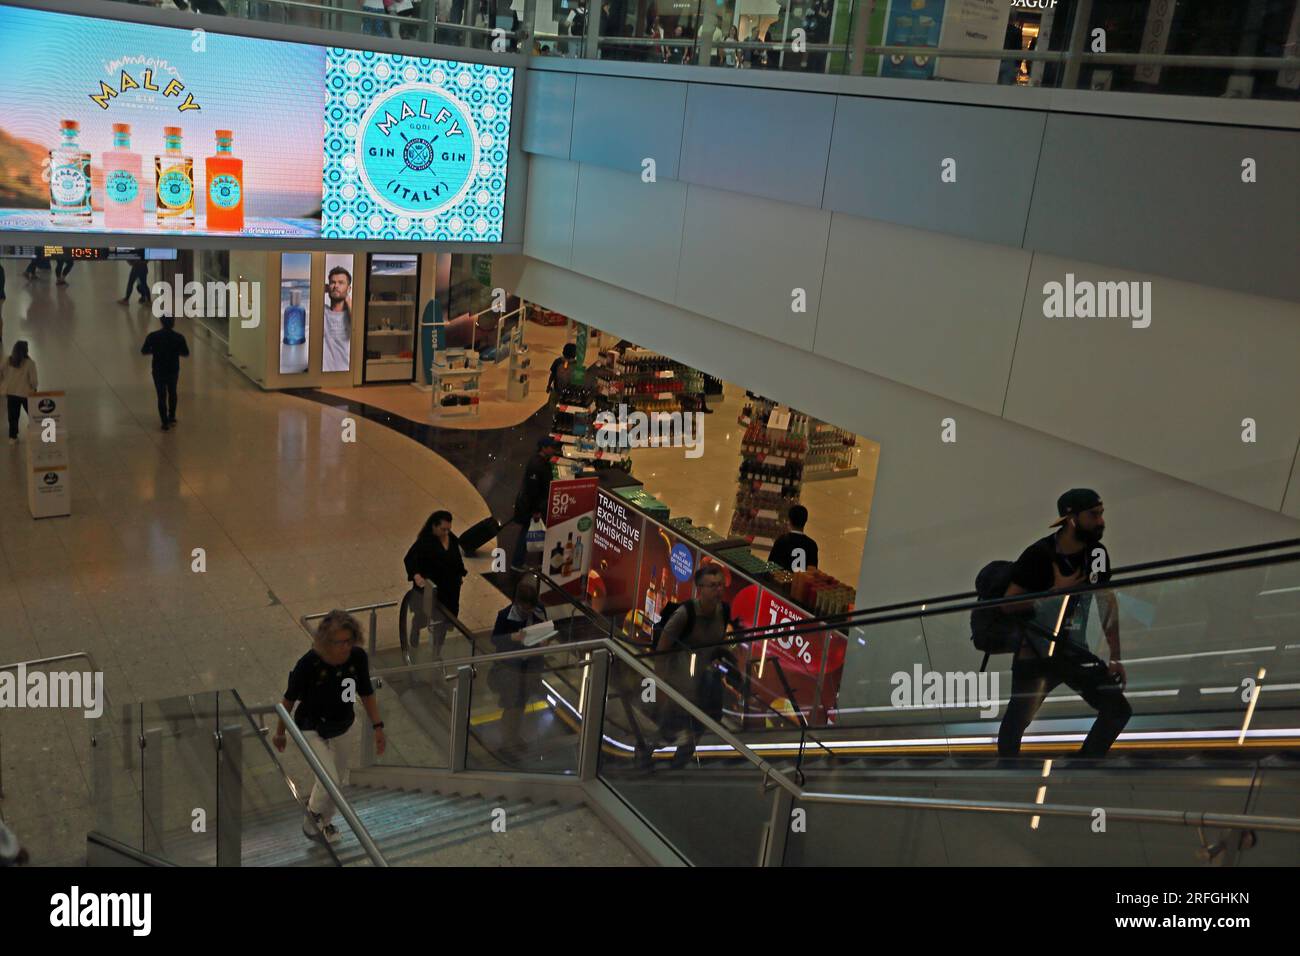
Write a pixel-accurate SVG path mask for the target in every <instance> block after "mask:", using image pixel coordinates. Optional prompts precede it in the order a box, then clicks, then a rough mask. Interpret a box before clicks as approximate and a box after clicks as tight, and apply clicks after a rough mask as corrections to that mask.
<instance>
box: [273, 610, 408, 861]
mask: <svg viewBox="0 0 1300 956" xmlns="http://www.w3.org/2000/svg"><path fill="white" fill-rule="evenodd" d="M358 699H360V701H361V706H363V707H364V708H365V709H366V716H367V717H369V718H370V723H371V726H372V727H373V728H374V734H375V753H376V754H379V755H381V756H382V755H383V752H384V749H385V747H387V745H388V741H387V739H386V738H385V737H384V722H383V721H382V720H380V719H379V703H378V701H376V700H375V689H374V687H373V686H371V683H370V661H369V659H368V658H367V657H366V652H365V651H364V650H362V649H361V625H360V624H358V623H357V619H356V618H355V617H353V616H352V615H351V614H349V613H348V612H347V611H337V610H336V611H330V612H329V613H328V614H326V615H325V616H324V617H323V618H321V622H320V624H319V625H318V626H317V627H316V633H315V635H314V638H313V641H312V647H311V650H309V651H308V652H307V653H306V654H304V655H302V657H300V658H299V659H298V663H297V664H295V665H294V666H293V670H292V671H290V672H289V686H288V687H287V688H286V690H285V692H284V699H283V700H281V701H280V703H281V705H282V706H283V707H284V709H285V710H287V711H289V713H291V714H292V715H293V722H294V723H295V724H296V725H297V726H298V729H299V730H301V731H302V735H303V736H304V737H305V738H307V743H308V744H309V745H310V746H311V749H312V752H313V753H315V754H316V756H317V758H318V759H319V760H320V762H321V764H322V765H323V766H324V767H325V772H326V773H328V774H329V775H330V779H331V780H333V781H334V782H335V783H337V784H338V785H339V786H340V787H342V786H343V785H344V784H346V783H347V779H348V764H349V763H350V761H351V758H352V752H353V750H354V748H355V746H356V740H357V734H356V732H355V731H354V730H353V728H354V725H355V722H356V713H355V710H354V708H353V706H352V705H353V703H354V702H355V701H356V700H358ZM295 706H296V709H295ZM271 743H272V744H273V745H274V746H275V749H276V750H279V751H280V752H282V753H283V752H284V745H285V737H284V721H283V720H281V721H278V722H277V725H276V729H275V736H273V737H272V738H271ZM336 810H337V807H335V805H334V801H333V799H332V798H331V797H330V795H329V791H328V790H326V789H325V788H324V787H323V786H322V785H321V783H320V781H319V780H317V781H316V783H315V784H314V785H313V786H312V788H311V797H310V798H308V800H307V819H306V820H304V821H303V824H302V832H303V835H304V836H306V837H307V838H308V839H310V840H319V841H322V842H324V843H337V842H338V841H339V840H340V839H341V834H340V833H339V830H338V827H336V826H334V824H333V823H332V822H331V821H332V820H333V819H334V813H335V811H336Z"/></svg>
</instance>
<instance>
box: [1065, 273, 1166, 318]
mask: <svg viewBox="0 0 1300 956" xmlns="http://www.w3.org/2000/svg"><path fill="white" fill-rule="evenodd" d="M1043 297H1044V298H1043V316H1044V318H1048V319H1131V320H1132V322H1133V328H1135V329H1145V328H1146V327H1147V326H1149V325H1150V324H1151V283H1150V282H1149V281H1147V282H1136V281H1134V282H1091V281H1089V280H1087V279H1080V280H1078V281H1075V278H1074V273H1073V272H1067V273H1066V274H1065V282H1064V283H1061V282H1055V281H1053V282H1047V283H1044V285H1043Z"/></svg>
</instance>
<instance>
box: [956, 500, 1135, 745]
mask: <svg viewBox="0 0 1300 956" xmlns="http://www.w3.org/2000/svg"><path fill="white" fill-rule="evenodd" d="M1104 510H1105V509H1104V508H1103V507H1102V503H1101V497H1100V496H1099V495H1098V494H1097V492H1095V491H1093V490H1091V489H1089V488H1073V489H1071V490H1070V491H1067V492H1066V493H1065V494H1063V495H1061V497H1060V498H1058V499H1057V502H1056V511H1057V514H1058V515H1059V516H1060V517H1059V518H1058V519H1057V520H1056V521H1055V522H1054V523H1053V525H1052V526H1053V527H1055V528H1057V531H1056V532H1054V533H1053V534H1050V535H1048V536H1047V537H1045V538H1042V539H1040V540H1038V541H1035V542H1034V543H1033V544H1031V545H1030V546H1029V547H1028V548H1026V549H1025V551H1024V553H1023V554H1021V555H1020V557H1019V559H1017V560H1016V562H1015V563H1014V564H1013V565H1011V566H1010V568H1009V569H1007V572H1006V573H1007V576H1008V577H1009V579H1010V583H1009V584H1008V585H1007V588H1006V591H1005V594H1004V596H1005V597H1014V596H1015V595H1017V594H1038V593H1041V592H1044V591H1062V590H1065V589H1067V588H1072V587H1076V586H1078V585H1082V584H1085V583H1092V584H1105V583H1106V582H1107V581H1108V580H1109V579H1110V567H1111V564H1110V552H1108V551H1107V550H1106V546H1105V545H1103V544H1102V543H1101V537H1102V533H1103V532H1104V531H1105V528H1106V521H1105V519H1104V518H1103V517H1102V514H1103V511H1104ZM991 568H992V566H990V568H986V569H985V570H986V571H989V570H991ZM983 577H985V573H984V572H981V578H983ZM977 587H978V582H977ZM981 596H983V595H981ZM1094 596H1095V598H1096V603H1097V606H1098V607H1099V608H1100V610H1101V627H1102V631H1103V632H1104V633H1105V635H1106V643H1107V644H1108V645H1109V647H1110V662H1109V663H1106V662H1104V661H1102V660H1101V659H1100V658H1099V657H1097V656H1096V655H1094V654H1093V653H1092V652H1091V651H1090V650H1089V649H1088V643H1087V630H1088V617H1089V614H1090V612H1091V608H1092V604H1093V599H1094ZM1031 609H1032V610H1031ZM996 610H998V609H993V608H990V609H989V610H988V611H986V612H984V613H985V614H986V615H988V614H989V613H991V612H995V611H996ZM1000 610H1001V612H1002V614H1004V615H1011V616H1013V617H1024V616H1025V615H1026V614H1032V619H1029V620H1026V621H1024V623H1023V626H1021V627H1019V628H1018V631H1019V640H1018V642H1017V643H1018V646H1017V647H1016V649H1015V655H1016V656H1015V660H1014V661H1013V663H1012V665H1011V701H1010V703H1009V704H1008V705H1007V712H1006V714H1005V715H1004V716H1003V718H1002V726H1001V727H1000V728H999V730H998V755H999V756H1000V757H1003V758H1011V757H1015V756H1016V755H1017V754H1019V753H1020V740H1021V738H1022V737H1023V736H1024V733H1025V728H1027V727H1028V726H1029V724H1030V723H1031V722H1032V721H1033V719H1034V716H1035V715H1036V714H1037V713H1038V709H1039V708H1040V707H1041V706H1042V704H1043V700H1044V699H1045V698H1046V697H1047V695H1048V694H1050V693H1051V692H1052V691H1053V690H1054V689H1055V688H1056V687H1057V686H1059V685H1060V684H1065V685H1066V686H1068V687H1069V688H1071V689H1072V690H1074V691H1075V692H1076V693H1077V694H1078V695H1079V696H1080V697H1082V698H1083V699H1084V700H1085V701H1086V702H1087V703H1088V705H1089V706H1091V707H1093V708H1095V709H1096V710H1097V719H1096V721H1095V722H1094V723H1093V725H1092V729H1091V730H1090V731H1089V732H1088V736H1087V738H1086V739H1085V740H1084V742H1083V746H1082V748H1081V749H1080V750H1079V754H1080V756H1083V757H1104V756H1105V755H1106V752H1107V751H1108V750H1109V749H1110V746H1111V744H1113V743H1114V742H1115V739H1116V738H1117V737H1118V736H1119V734H1120V731H1122V730H1123V729H1124V726H1125V724H1127V723H1128V720H1129V717H1131V716H1132V715H1133V709H1132V708H1131V707H1130V706H1129V703H1128V701H1127V700H1125V699H1124V685H1125V682H1126V680H1127V675H1126V674H1125V671H1124V665H1123V664H1121V663H1120V645H1119V615H1118V613H1117V609H1116V605H1115V597H1114V595H1113V594H1112V593H1111V592H1109V591H1097V592H1091V593H1087V594H1077V595H1071V596H1068V597H1064V598H1061V599H1060V600H1051V599H1040V600H1038V601H1036V602H1021V603H1013V604H1007V605H1002V606H1001V608H1000ZM972 625H973V626H976V627H977V625H976V622H975V617H974V615H972ZM977 637H978V636H977ZM979 645H980V641H979V640H978V639H977V640H976V646H979ZM984 649H985V650H986V652H991V653H998V651H999V650H1011V647H1009V646H1003V647H1001V648H996V649H990V648H984Z"/></svg>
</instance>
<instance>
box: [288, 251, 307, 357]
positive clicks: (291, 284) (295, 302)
mask: <svg viewBox="0 0 1300 956" xmlns="http://www.w3.org/2000/svg"><path fill="white" fill-rule="evenodd" d="M311 300H312V296H311V253H308V252H286V253H283V254H282V255H281V256H280V374H281V375H298V374H300V373H302V372H305V371H307V357H308V355H307V353H308V345H307V339H308V336H309V335H310V333H311Z"/></svg>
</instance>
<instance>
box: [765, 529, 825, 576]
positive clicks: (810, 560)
mask: <svg viewBox="0 0 1300 956" xmlns="http://www.w3.org/2000/svg"><path fill="white" fill-rule="evenodd" d="M795 548H803V553H804V559H805V562H806V563H805V564H804V568H805V569H807V568H815V567H817V542H816V541H814V540H813V539H812V538H810V537H808V536H807V535H806V534H804V533H803V532H802V531H787V532H786V533H785V534H783V535H781V537H779V538H777V539H776V541H775V542H773V544H772V552H771V553H770V554H769V555H768V556H767V559H768V560H769V561H771V562H772V563H773V564H779V565H781V567H783V568H785V569H786V570H787V571H793V570H794V568H793V567H792V566H791V565H793V564H794V549H795Z"/></svg>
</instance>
